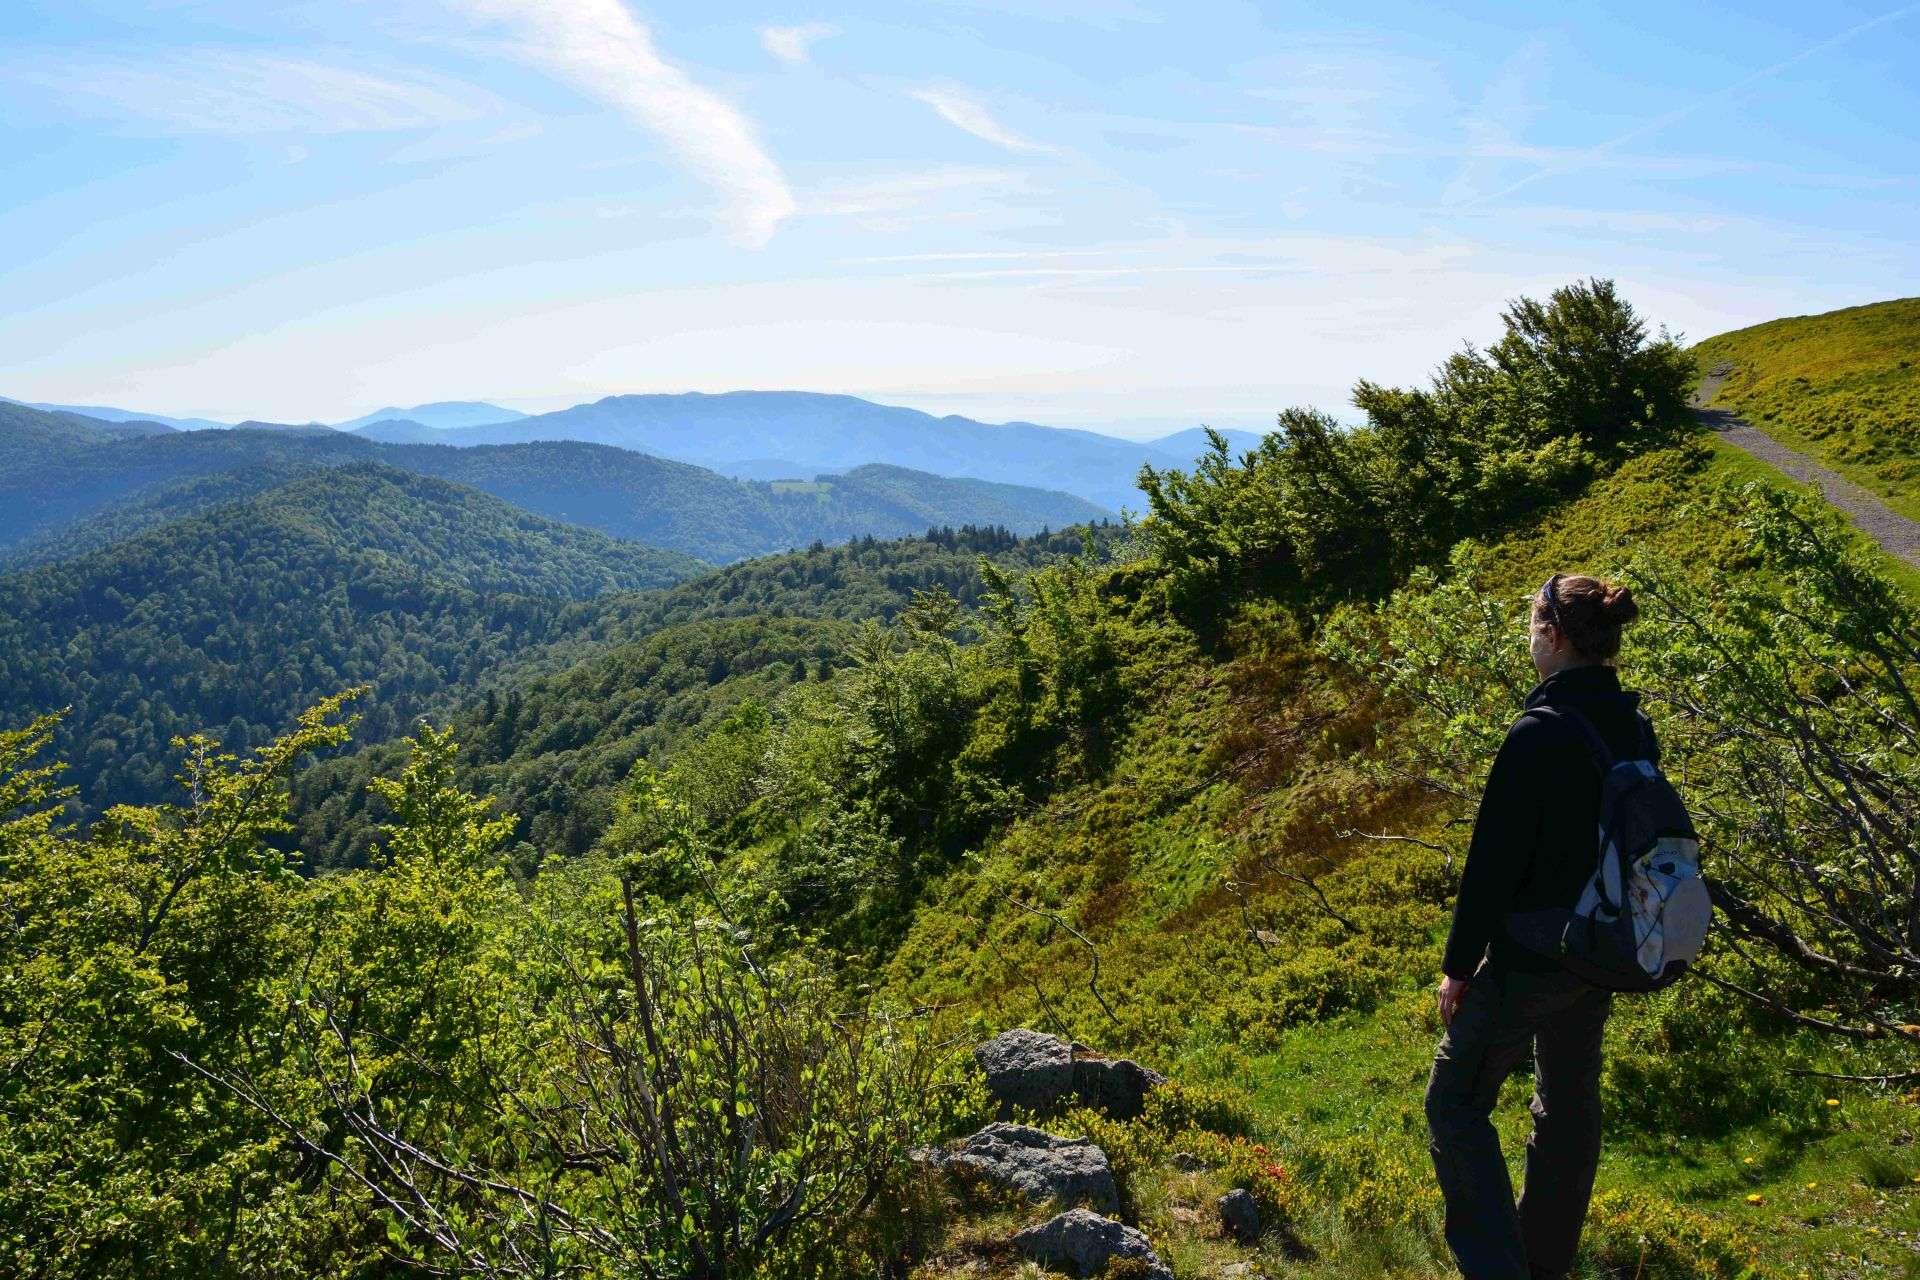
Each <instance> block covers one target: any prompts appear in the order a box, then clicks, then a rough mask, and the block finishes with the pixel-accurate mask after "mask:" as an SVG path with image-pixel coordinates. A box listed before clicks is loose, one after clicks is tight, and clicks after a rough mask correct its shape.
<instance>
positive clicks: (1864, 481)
mask: <svg viewBox="0 0 1920 1280" xmlns="http://www.w3.org/2000/svg"><path fill="white" fill-rule="evenodd" d="M1694 354H1695V355H1696V356H1697V358H1698V360H1699V364H1700V370H1701V372H1702V373H1706V372H1708V371H1709V370H1711V369H1713V368H1714V367H1715V366H1717V365H1719V364H1722V363H1731V364H1732V365H1733V372H1732V374H1731V375H1730V376H1729V377H1728V378H1727V381H1726V383H1725V384H1724V385H1723V386H1722V387H1721V388H1720V392H1719V394H1718V396H1716V397H1715V399H1714V401H1713V403H1714V406H1715V407H1716V408H1721V409H1728V410H1731V411H1732V412H1733V413H1734V414H1736V415H1738V416H1739V417H1741V418H1744V419H1745V420H1746V421H1748V422H1749V423H1751V424H1753V425H1754V426H1756V427H1759V428H1760V429H1761V430H1762V431H1765V432H1767V433H1768V434H1769V435H1771V436H1773V437H1775V438H1776V439H1778V440H1780V441H1781V442H1782V443H1783V444H1786V445H1789V446H1791V447H1793V448H1795V449H1798V450H1800V451H1801V452H1803V453H1806V454H1808V455H1809V456H1811V457H1814V458H1817V459H1819V460H1820V461H1821V462H1823V463H1825V464H1826V465H1827V466H1830V467H1832V468H1833V469H1834V470H1836V471H1838V472H1840V473H1841V474H1843V475H1845V476H1847V477H1848V478H1850V479H1852V480H1854V481H1855V482H1857V483H1858V484H1860V485H1862V486H1863V487H1865V488H1867V489H1871V490H1872V491H1873V492H1875V493H1877V494H1879V495H1881V496H1882V497H1883V498H1885V499H1886V500H1887V503H1888V505H1889V506H1891V507H1892V508H1893V509H1894V510H1895V511H1898V512H1900V513H1901V514H1902V515H1905V516H1909V517H1911V518H1915V519H1920V367H1916V365H1920V298H1901V299H1897V300H1895V301H1893V302H1878V303H1874V304H1872V305H1871V306H1864V307H1849V308H1847V309H1846V310H1844V311H1829V312H1827V313H1826V314H1824V315H1817V316H1792V317H1789V318H1787V319H1784V320H1773V321H1769V322H1768V323H1766V324H1760V325H1755V326H1753V327H1752V328H1750V329H1739V330H1736V331H1735V332H1733V333H1723V334H1721V335H1720V336H1718V337H1715V338H1709V339H1707V340H1706V341H1705V342H1702V343H1701V344H1699V345H1698V346H1697V347H1695V348H1694Z"/></svg>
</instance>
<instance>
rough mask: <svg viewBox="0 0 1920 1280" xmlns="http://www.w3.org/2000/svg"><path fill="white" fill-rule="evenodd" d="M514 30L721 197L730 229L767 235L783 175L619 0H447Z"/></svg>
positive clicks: (776, 218)
mask: <svg viewBox="0 0 1920 1280" xmlns="http://www.w3.org/2000/svg"><path fill="white" fill-rule="evenodd" d="M453 3H455V4H456V5H458V6H460V7H461V8H464V9H466V10H468V11H469V12H472V13H474V14H476V15H478V16H481V17H485V18H491V19H495V20H499V21H503V22H505V23H507V24H508V25H509V26H510V27H511V28H513V29H514V30H515V31H517V32H518V34H519V36H520V37H521V38H520V40H519V42H517V43H516V44H514V45H513V46H512V49H513V51H514V52H515V53H516V54H518V55H519V56H522V57H524V58H526V59H528V60H529V61H532V62H535V63H537V64H539V65H541V66H543V67H546V68H547V69H548V70H549V71H551V72H553V73H554V74H555V75H558V76H560V77H562V78H563V79H566V80H568V81H570V82H572V83H573V84H575V85H577V86H578V87H579V88H581V89H582V90H584V91H585V92H587V93H589V94H591V95H592V96H594V97H596V98H598V99H600V100H601V101H603V102H606V103H608V104H610V105H612V106H614V107H617V108H618V109H619V110H621V111H622V112H624V113H626V115H628V116H629V117H630V118H632V119H633V120H634V121H635V122H636V123H638V124H639V125H640V126H641V127H642V128H644V129H646V130H647V131H648V132H650V133H652V134H654V135H655V136H657V137H659V138H660V139H661V140H662V141H663V142H665V143H666V144H667V146H668V147H669V148H670V149H671V150H672V151H673V152H674V153H675V154H676V155H677V156H679V157H680V159H681V160H682V161H683V162H685V163H686V164H687V165H688V166H689V167H690V168H692V169H693V170H694V171H695V172H696V173H698V174H699V175H700V176H701V177H702V178H703V179H704V180H705V181H706V182H708V183H709V184H711V185H712V186H714V187H715V188H717V189H718V190H719V191H721V192H722V193H724V194H725V196H726V197H727V200H728V204H729V207H728V210H727V213H726V222H727V223H728V225H729V226H730V227H731V228H732V229H733V232H734V235H735V238H736V239H738V240H739V241H740V242H741V243H743V244H746V245H750V246H753V247H756V248H758V247H760V246H762V245H765V244H766V243H767V241H768V240H770V239H771V238H772V237H773V233H774V232H775V231H776V230H778V229H779V227H780V224H781V223H782V222H784V221H786V219H787V218H789V217H790V216H792V214H793V212H794V210H795V207H796V204H795V201H794V197H793V192H792V190H791V189H790V188H789V187H788V185H787V179H786V175H785V174H784V173H782V172H781V169H780V166H779V164H777V163H776V162H775V161H774V158H773V156H772V155H771V154H769V153H768V151H767V149H766V147H765V145H764V144H763V143H762V142H761V141H760V136H759V132H758V131H757V130H756V129H755V128H754V125H753V122H752V121H751V120H749V119H748V118H747V116H746V115H745V113H743V112H742V111H741V110H740V109H739V108H738V107H736V106H734V105H733V103H731V102H729V101H728V100H727V99H725V98H724V97H722V96H721V95H720V94H718V93H715V92H714V91H713V90H711V89H708V88H706V87H704V86H702V85H701V84H699V83H697V82H696V81H695V80H694V79H693V77H692V76H690V75H689V74H687V72H686V71H685V70H683V69H682V68H680V67H678V66H675V65H674V64H673V63H671V62H669V61H667V60H666V59H665V58H663V57H662V56H661V55H660V52H659V50H658V49H656V48H655V46H654V42H653V36H652V34H651V33H650V32H649V31H648V30H647V28H646V27H645V26H643V25H642V24H641V22H640V21H639V19H637V18H635V17H634V16H633V13H632V11H630V10H629V9H628V8H627V7H626V5H625V4H623V3H622V2H621V0H453Z"/></svg>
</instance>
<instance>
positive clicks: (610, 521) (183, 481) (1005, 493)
mask: <svg viewBox="0 0 1920 1280" xmlns="http://www.w3.org/2000/svg"><path fill="white" fill-rule="evenodd" d="M8 415H11V416H12V417H13V418H14V419H17V420H18V421H16V422H14V423H12V424H11V425H9V424H8V423H7V421H6V420H7V418H8ZM152 430H153V431H154V432H156V433H157V434H151V435H146V436H138V437H134V438H118V436H117V435H116V433H127V432H130V431H131V428H127V427H111V426H108V425H107V424H104V423H96V422H92V421H91V420H89V419H83V418H69V417H62V416H60V415H50V414H42V413H40V412H39V411H36V410H31V409H25V408H20V407H15V406H6V405H0V460H11V465H8V466H5V467H4V468H0V563H5V562H7V561H9V560H11V561H13V562H14V563H16V564H21V563H45V562H46V560H47V559H48V558H49V557H50V555H51V554H53V553H55V552H59V553H62V554H78V553H80V552H82V551H85V550H88V549H91V548H94V547H98V546H103V545H105V544H106V543H107V542H109V541H112V540H113V539H115V538H120V537H126V536H130V535H131V534H134V533H137V532H139V531H140V530H142V529H145V528H150V527H152V526H154V525H155V524H159V523H164V522H165V521H167V520H172V519H179V518H181V517H183V516H188V515H192V514H195V513H197V512H200V511H204V510H207V509H209V508H210V507H211V506H213V505H217V504H218V503H221V502H229V501H233V500H235V499H237V498H241V497H245V496H247V495H249V494H252V493H257V492H260V491H261V490H262V489H265V488H268V487H270V486H271V485H273V484H278V483H284V482H285V481H286V480H287V479H288V478H290V477H291V476H293V475H296V474H299V473H301V472H305V471H312V470H316V469H320V468H329V467H338V466H343V465H347V464H351V463H356V462H381V463H385V464H386V465H389V466H393V467H398V468H400V469H402V470H405V471H410V472H413V473H415V474H417V475H428V476H434V477H437V478H439V479H442V480H448V481H452V482H454V483H457V484H464V485H469V486H471V487H473V488H476V489H479V490H481V491H483V492H485V493H489V494H492V495H493V496H495V497H498V498H501V499H504V500H506V501H508V502H512V503H515V504H517V505H519V506H521V507H524V508H526V509H527V510H529V511H532V512H535V513H537V514H539V515H542V516H545V517H547V518H549V519H554V520H564V521H567V522H569V523H573V524H578V525H583V526H586V527H588V528H592V529H598V530H600V531H601V532H603V533H609V534H613V535H615V536H617V537H624V538H633V539H636V540H638V541H642V542H646V543H648V544H650V545H652V546H656V547H662V548H665V549H668V550H673V551H680V552H684V553H686V554H689V555H696V556H699V557H700V558H701V559H703V560H706V561H709V562H712V563H724V562H727V561H731V560H736V559H740V558H743V557H747V556H754V555H762V554H766V553H768V552H772V551H781V550H785V549H787V548H789V547H799V546H806V545H808V544H810V543H812V542H816V541H845V540H846V539H848V538H851V537H857V536H873V537H900V536H903V535H906V534H911V533H924V532H925V531H926V530H927V529H928V528H930V527H935V526H948V525H951V526H960V525H967V524H974V525H1002V526H1005V527H1006V528H1008V529H1010V530H1013V531H1014V532H1018V533H1032V532H1037V531H1038V530H1040V529H1043V528H1055V529H1058V528H1064V527H1066V526H1068V525H1073V524H1081V523H1085V522H1087V521H1092V520H1099V519H1102V518H1105V517H1107V516H1110V515H1111V512H1108V511H1106V510H1105V509H1103V508H1100V507H1098V506H1096V505H1094V504H1093V503H1090V502H1087V501H1086V500H1084V499H1081V498H1076V497H1073V496H1072V495H1070V494H1066V493H1057V492H1048V491H1045V490H1041V489H1035V488H1031V487H1026V486H1017V485H1005V484H995V483H991V482H985V481H976V480H964V479H952V478H948V477H941V476H934V475H928V474H924V473H918V472H913V471H910V470H905V469H901V468H889V467H871V468H867V467H860V468H854V469H853V470H851V471H849V472H848V473H847V474H845V475H839V476H822V477H818V478H816V479H813V480H807V481H792V482H786V483H780V484H768V483H748V482H744V481H739V480H733V479H729V478H728V477H726V476H722V475H719V474H717V473H715V472H713V471H709V470H706V469H704V468H701V467H696V466H693V465H691V464H688V463H683V462H673V461H669V460H666V459H662V458H656V457H650V456H647V455H645V454H640V453H635V452H632V451H630V450H624V449H617V448H613V447H611V446H606V445H592V444H584V443H581V442H578V441H545V442H533V443H527V444H519V445H499V446H477V447H472V448H454V447H452V446H448V445H435V444H383V443H380V442H377V441H373V440H369V439H365V438H363V437H361V436H359V435H357V434H353V433H347V432H340V431H335V430H332V429H329V428H325V427H284V426H263V427H260V428H249V427H236V428H233V429H230V430H222V431H183V432H175V431H171V430H167V429H165V428H160V427H154V428H152Z"/></svg>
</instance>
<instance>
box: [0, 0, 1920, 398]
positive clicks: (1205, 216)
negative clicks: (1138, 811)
mask: <svg viewBox="0 0 1920 1280" xmlns="http://www.w3.org/2000/svg"><path fill="white" fill-rule="evenodd" d="M1916 67H1920V4H1910V5H1907V6H1906V7H1904V8H1902V7H1899V6H1897V5H1857V4H1823V5H1806V4H1791V5H1789V4H1779V5H1752V6H1744V7H1737V8H1727V7H1721V6H1711V7H1710V6H1704V5H1701V6H1695V5H1686V4H1658V5H1655V4H1644V5H1607V6H1598V5H1595V6H1582V7H1580V8H1578V9H1576V8H1574V7H1571V6H1540V5H1533V4H1526V5H1522V4H1513V5H1477V6H1471V7H1465V8H1451V9H1450V8H1447V7H1444V6H1440V5H1434V4H1409V5H1354V4H1346V5H1313V4H1297V5H1292V4H1290V5H1283V4H1212V3H1205V2H1204V0H1187V2H1185V3H1180V4H1171V3H1168V4H1162V3H1156V2H1153V0H1138V2H1137V3H1128V2H1124V0H1123V2H1122V3H1094V2H1092V0H1086V2H1081V0H1063V2H1060V3H1046V2H1043V0H1013V2H1011V3H1005V2H1003V3H995V4H987V3H968V2H965V0H951V2H943V0H916V2H915V3H913V4H901V3H898V2H897V0H895V2H894V3H885V4H873V3H834V2H833V0H768V3H765V4H728V3H712V2H709V3H680V2H678V0H675V2H672V3H668V2H666V0H660V2H656V3H644V4H643V3H637V2H629V0H315V2H312V3H277V2H275V0H242V2H239V3H233V2H205V3H201V2H194V0H59V3H50V2H43V0H24V2H23V0H12V2H11V3H9V4H7V5H5V6H0V298H4V306H0V392H3V393H5V394H8V395H11V396H15V397H18V398H23V399H37V400H57V401H78V402H92V403H112V404H122V405H128V406H131V407H135V408H141V409H146V410H149V411H154V412H164V413H175V414H182V415H187V414H200V415H207V416H214V417H227V418H238V417H249V416H251V417H262V418H271V419H276V420H296V421H304V420H308V419H322V420H334V419H339V418H345V417H348V416H351V415H353V414H357V413H360V412H363V411H366V410H369V409H372V408H374V407H377V406H379V405H383V404H389V403H400V404H409V403H414V402H418V401H423V400H431V399H447V398H475V399H491V400H496V401H498V402H501V403H505V404H509V405H513V406H515V407H519V408H523V409H527V410H538V409H544V408H552V407H558V406H561V405H565V404H571V403H575V402H577V401H580V400H585V399H592V398H596V397H598V396H601V395H606V394H612V393H616V392H628V391H679V390H725V389H731V388H738V387H760V388H802V389H811V390H826V391H847V392H852V393H855V394H861V395H868V396H872V397H874V398H876V399H881V400H886V401H890V402H895V403H905V404H912V405H916V406H919V407H922V408H927V409H932V410H935V411H942V412H960V413H966V414H969V415H972V416H976V417H982V418H987V419H996V420H997V419H1004V418H1014V417H1019V418H1027V419H1032V420H1035V421H1041V422H1050V423H1061V424H1076V425H1093V426H1102V427H1107V428H1110V429H1116V430H1120V431H1122V432H1126V433H1145V432H1149V431H1158V430H1166V429H1172V428H1178V427H1184V426H1190V425H1192V424H1194V423H1196V422H1201V421H1205V422H1211V423H1215V424H1218V425H1230V426H1254V427H1257V426H1262V425H1265V424H1267V423H1268V422H1270V420H1271V415H1272V413H1273V412H1274V411H1275V410H1277V409H1279V408H1282V407H1284V406H1286V405H1289V404H1300V403H1313V404H1319V405H1321V406H1322V407H1324V408H1328V409H1330V410H1334V411H1339V410H1340V409H1341V408H1342V406H1343V404H1344V400H1345V394H1346V389H1347V388H1348V387H1349V386H1350V385H1351V384H1352V382H1353V380H1354V379H1356V378H1358V377H1363V376H1364V377H1370V378H1373V379H1375V380H1377V381H1390V382H1408V381H1413V380H1416V379H1420V378H1422V377H1424V376H1425V374H1426V372H1427V371H1428V370H1429V369H1431V368H1432V366H1433V365H1434V364H1436V363H1437V362H1438V361H1439V360H1440V359H1441V358H1443V357H1444V356H1445V355H1446V353H1447V352H1448V351H1450V350H1451V349H1453V348H1454V347H1455V346H1456V345H1457V344H1458V343H1459V342H1460V341H1462V340H1464V339H1468V338H1486V337H1488V336H1489V335H1490V334H1492V333H1493V332H1495V331H1496V328H1497V319H1496V317H1497V314H1498V310H1499V307H1500V304H1501V302H1502V301H1503V300H1504V299H1506V298H1509V297H1511V296H1513V295H1515V294H1518V293H1525V292H1534V293H1537V292H1543V291H1545V290H1546V289H1548V288H1551V287H1552V286H1553V285H1554V284H1556V283H1560V282H1563V281H1566V280H1568V279H1571V278H1575V277H1578V276H1582V275H1587V274H1599V275H1610V276H1613V277H1615V278H1617V279H1618V280H1619V281H1621V283H1622V285H1623V287H1624V288H1625V289H1626V291H1627V293H1628V295H1629V296H1630V297H1631V298H1633V299H1634V300H1635V301H1636V303H1637V304H1638V305H1639V306H1640V307H1641V309H1642V310H1643V311H1644V312H1645V313H1647V314H1648V315H1649V316H1650V317H1651V318H1653V319H1654V320H1656V321H1659V322H1664V323H1666V324H1668V325H1670V326H1672V327H1673V328H1675V329H1677V330H1681V331H1684V332H1685V333H1687V334H1689V335H1692V336H1694V337H1704V336H1707V335H1708V334H1710V333H1714V332H1719V331H1722V330H1725V329H1728V328H1734V327H1738V326H1740V325H1743V324H1748V323H1752V322H1755V321H1759V320H1764V319H1769V318H1772V317H1774V316H1778V315H1786V314H1800V313H1806V312H1813V311H1821V310H1827V309H1830V308H1833V307H1838V306H1846V305H1851V304H1854V303H1859V302H1866V301H1873V300H1876V299H1881V298H1887V297H1895V296H1901V295H1906V294H1913V293H1916V292H1920V216H1916V210H1917V209H1920V75H1916V74H1915V71H1914V69H1915V68H1916Z"/></svg>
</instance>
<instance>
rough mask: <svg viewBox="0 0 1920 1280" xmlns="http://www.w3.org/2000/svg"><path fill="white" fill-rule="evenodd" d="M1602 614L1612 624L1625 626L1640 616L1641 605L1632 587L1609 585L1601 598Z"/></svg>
mask: <svg viewBox="0 0 1920 1280" xmlns="http://www.w3.org/2000/svg"><path fill="white" fill-rule="evenodd" d="M1600 615H1601V616H1602V617H1604V618H1605V619H1606V620H1607V621H1608V623H1610V624H1611V625H1613V626H1616V627H1624V626H1626V625H1627V624H1628V623H1629V622H1632V621H1633V620H1634V619H1635V618H1637V617H1639V616H1640V606H1639V605H1638V604H1636V603H1635V602H1634V599H1633V592H1632V590H1631V589H1629V588H1627V587H1608V588H1607V593H1606V595H1605V596H1603V597H1601V600H1600Z"/></svg>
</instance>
